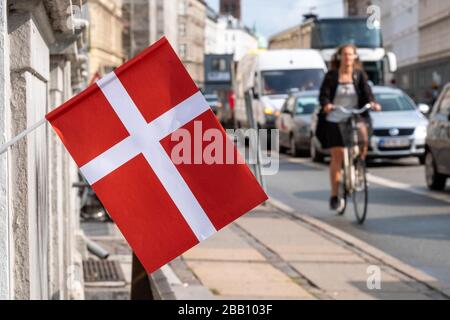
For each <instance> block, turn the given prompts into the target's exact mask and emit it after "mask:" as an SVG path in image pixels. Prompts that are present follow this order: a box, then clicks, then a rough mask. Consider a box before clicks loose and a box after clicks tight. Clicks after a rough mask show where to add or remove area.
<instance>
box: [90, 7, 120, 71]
mask: <svg viewBox="0 0 450 320" xmlns="http://www.w3.org/2000/svg"><path fill="white" fill-rule="evenodd" d="M87 6H88V15H89V20H90V28H89V78H92V77H93V75H94V74H95V73H96V72H98V73H99V74H100V75H104V74H105V73H108V72H110V71H112V70H113V69H114V68H116V67H118V66H120V65H121V64H122V63H123V62H124V59H125V56H124V52H123V44H122V34H123V22H122V0H89V1H88V4H87Z"/></svg>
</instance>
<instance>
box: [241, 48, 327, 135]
mask: <svg viewBox="0 0 450 320" xmlns="http://www.w3.org/2000/svg"><path fill="white" fill-rule="evenodd" d="M326 71H327V67H326V65H325V62H324V61H323V59H322V57H321V55H320V53H319V52H317V51H316V50H310V49H282V50H257V51H254V52H250V53H249V54H247V55H246V56H244V57H243V58H242V59H241V60H240V61H239V63H238V65H237V71H236V76H235V81H234V82H235V84H234V86H235V127H236V128H248V127H249V121H248V119H247V118H248V117H247V111H248V110H247V109H246V94H250V96H251V110H252V112H253V119H254V121H255V124H256V125H257V127H258V128H260V129H274V128H275V120H276V116H277V115H278V114H279V112H280V110H281V107H282V106H283V103H284V101H285V100H286V98H287V96H288V94H289V92H290V91H292V90H298V91H309V90H318V89H319V88H320V85H321V84H322V81H323V77H324V75H325V73H326Z"/></svg>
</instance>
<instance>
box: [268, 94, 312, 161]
mask: <svg viewBox="0 0 450 320" xmlns="http://www.w3.org/2000/svg"><path fill="white" fill-rule="evenodd" d="M318 94H319V92H318V91H303V92H297V93H291V94H290V95H289V97H288V98H287V99H286V101H285V103H284V105H283V107H282V108H281V111H280V114H279V115H278V117H277V119H276V122H275V125H276V128H277V129H278V130H279V132H280V150H282V151H284V150H289V151H290V153H291V155H293V156H295V157H297V156H300V155H306V156H307V155H308V153H309V147H310V144H311V142H310V141H311V117H312V115H313V113H314V112H315V111H316V109H317V107H318V105H319V100H318Z"/></svg>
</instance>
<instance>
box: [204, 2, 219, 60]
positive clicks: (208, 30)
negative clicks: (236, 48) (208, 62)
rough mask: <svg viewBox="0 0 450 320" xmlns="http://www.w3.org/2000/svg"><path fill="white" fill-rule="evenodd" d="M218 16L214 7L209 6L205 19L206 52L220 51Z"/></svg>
mask: <svg viewBox="0 0 450 320" xmlns="http://www.w3.org/2000/svg"><path fill="white" fill-rule="evenodd" d="M217 19H218V16H217V14H216V13H215V12H214V11H213V9H212V8H209V7H207V13H206V21H205V54H214V53H218V52H217V51H218V46H217V37H218V36H219V28H218V21H217Z"/></svg>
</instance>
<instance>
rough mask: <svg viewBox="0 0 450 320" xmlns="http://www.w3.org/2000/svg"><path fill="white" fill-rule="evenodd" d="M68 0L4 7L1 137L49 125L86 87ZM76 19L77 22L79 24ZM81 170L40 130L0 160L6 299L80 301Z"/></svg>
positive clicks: (0, 12)
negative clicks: (78, 184)
mask: <svg viewBox="0 0 450 320" xmlns="http://www.w3.org/2000/svg"><path fill="white" fill-rule="evenodd" d="M71 5H72V2H71V1H69V0H67V1H66V0H60V1H50V0H47V1H45V0H27V1H25V0H15V1H2V2H1V3H0V44H1V45H0V96H1V98H0V99H1V100H0V137H1V138H0V139H1V142H2V143H4V142H5V141H7V140H9V139H11V138H12V137H14V136H16V135H17V134H19V133H20V132H22V131H23V130H25V129H26V128H27V127H29V126H31V125H33V124H34V123H36V122H38V121H39V120H41V119H43V117H44V116H45V114H46V113H47V112H49V111H50V110H52V109H53V108H55V107H57V106H59V105H60V104H61V103H62V102H63V101H65V100H67V99H69V98H70V97H71V96H72V95H73V94H74V88H76V90H79V89H81V88H82V87H83V84H84V83H85V82H86V80H87V79H86V78H85V76H86V75H87V74H86V68H87V67H86V65H85V62H86V56H85V55H84V54H83V52H82V48H83V42H84V41H85V39H84V38H85V30H86V26H87V22H86V21H83V20H82V19H81V18H79V17H77V18H75V16H74V15H73V14H72V13H73V12H75V13H76V12H78V13H79V12H80V8H78V9H73V8H72V9H73V10H71ZM74 18H75V19H74ZM77 174H78V171H77V168H76V166H75V164H74V163H73V161H72V160H71V159H70V158H69V155H68V154H67V152H66V151H65V149H64V147H63V145H62V144H61V142H60V140H59V138H57V137H56V135H55V133H54V132H53V130H52V129H51V128H50V127H49V126H48V125H44V126H41V127H40V128H39V129H37V130H35V131H34V132H33V133H31V134H29V135H28V136H27V137H26V138H24V139H22V140H21V141H20V142H18V143H17V144H15V145H14V146H12V147H11V148H9V149H8V151H7V152H6V153H4V154H2V155H0V257H1V259H0V299H82V298H83V278H82V276H83V271H82V255H81V253H82V251H83V250H84V248H85V246H84V245H83V235H82V232H81V231H80V226H79V200H78V197H77V190H75V189H74V188H73V187H72V183H73V182H76V181H77V180H78V177H77Z"/></svg>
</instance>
